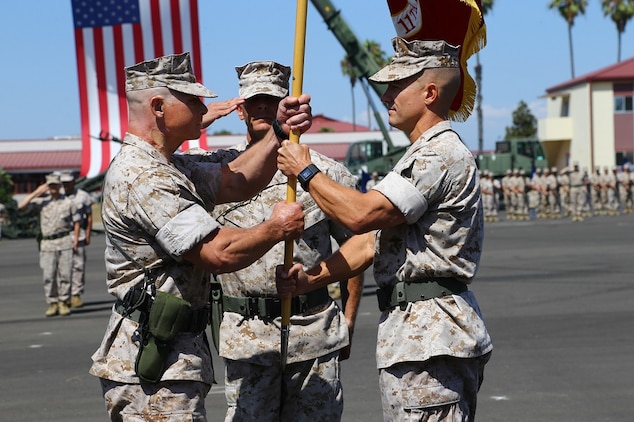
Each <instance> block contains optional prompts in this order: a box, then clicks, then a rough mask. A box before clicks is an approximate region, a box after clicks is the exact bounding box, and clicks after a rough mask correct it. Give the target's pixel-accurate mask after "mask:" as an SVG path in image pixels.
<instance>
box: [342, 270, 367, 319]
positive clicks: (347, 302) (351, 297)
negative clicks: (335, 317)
mask: <svg viewBox="0 0 634 422" xmlns="http://www.w3.org/2000/svg"><path fill="white" fill-rule="evenodd" d="M363 281H364V277H363V273H361V274H357V275H356V276H354V277H351V278H349V279H348V280H346V281H344V282H343V283H342V286H341V287H342V288H341V304H342V305H343V314H344V315H345V317H346V321H347V323H348V327H349V328H351V329H352V328H354V322H355V321H356V319H357V312H358V311H359V303H360V302H361V296H362V294H363Z"/></svg>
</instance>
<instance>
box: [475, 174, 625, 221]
mask: <svg viewBox="0 0 634 422" xmlns="http://www.w3.org/2000/svg"><path fill="white" fill-rule="evenodd" d="M632 170H633V169H632V166H631V165H629V164H626V165H622V166H614V167H612V168H610V167H608V166H604V167H602V168H601V167H597V168H594V169H593V171H591V172H590V171H588V169H587V168H583V169H580V168H579V164H578V163H576V162H575V163H573V165H572V166H567V167H564V168H561V169H558V168H557V167H551V168H546V169H541V168H538V169H535V171H534V172H533V173H532V174H530V173H528V172H527V171H526V170H524V169H521V168H516V169H508V170H507V171H506V173H505V175H504V176H503V177H502V178H500V179H496V178H494V177H493V173H492V172H490V171H488V170H482V171H481V172H480V186H481V190H482V201H483V206H484V210H485V221H498V220H499V217H498V211H499V209H500V207H501V204H502V203H503V204H504V207H505V209H506V218H507V220H532V219H556V218H568V217H569V218H572V220H573V221H583V219H584V218H586V217H591V216H597V215H608V216H615V215H620V214H630V213H632V208H633V202H634V200H633V197H632V187H633V185H634V172H633V171H632Z"/></svg>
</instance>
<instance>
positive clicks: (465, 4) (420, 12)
mask: <svg viewBox="0 0 634 422" xmlns="http://www.w3.org/2000/svg"><path fill="white" fill-rule="evenodd" d="M387 4H388V7H389V9H390V14H391V15H392V21H393V22H394V28H395V29H396V34H397V35H398V36H399V37H403V38H405V39H406V40H408V41H411V40H445V41H447V42H448V43H449V44H453V45H459V46H460V70H461V78H462V89H461V90H460V91H459V92H458V94H457V95H456V98H455V99H454V102H453V104H452V106H451V115H450V116H449V117H450V118H451V119H452V120H455V121H458V122H463V121H465V120H467V118H468V117H469V115H470V114H471V111H472V110H473V105H474V103H475V95H476V86H475V82H474V81H473V78H471V76H470V75H469V72H468V70H467V59H468V58H469V57H471V56H472V55H473V54H475V53H476V52H478V51H480V49H482V48H483V47H484V46H485V45H486V26H485V24H484V18H483V17H482V5H481V2H480V0H387Z"/></svg>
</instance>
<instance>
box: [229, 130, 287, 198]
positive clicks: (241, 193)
mask: <svg viewBox="0 0 634 422" xmlns="http://www.w3.org/2000/svg"><path fill="white" fill-rule="evenodd" d="M278 147H279V141H278V140H277V137H276V136H275V134H274V133H273V131H272V130H270V131H269V133H268V134H267V136H266V137H265V138H264V139H263V140H261V141H260V142H257V143H255V144H254V145H252V146H250V147H249V148H247V150H246V151H244V152H243V153H242V154H240V155H239V156H238V157H237V158H236V159H235V160H233V161H231V162H230V163H228V164H227V165H226V166H225V167H223V169H222V186H221V189H220V193H219V195H218V198H217V200H218V203H226V202H235V201H243V200H245V199H249V198H251V197H252V196H253V195H255V194H256V193H258V192H259V191H261V190H262V189H263V188H264V187H265V186H266V185H267V184H268V183H269V181H270V180H271V178H272V177H273V175H274V174H275V172H276V171H277V161H276V160H277V149H278Z"/></svg>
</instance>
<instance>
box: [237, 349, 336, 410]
mask: <svg viewBox="0 0 634 422" xmlns="http://www.w3.org/2000/svg"><path fill="white" fill-rule="evenodd" d="M339 375H340V373H339V352H334V353H330V354H328V355H326V356H322V357H319V358H317V359H314V360H309V361H305V362H297V363H289V364H287V365H286V368H285V370H284V373H282V372H281V368H280V366H279V365H274V366H262V365H255V364H252V363H248V362H240V361H235V360H229V359H225V396H226V399H227V405H228V406H229V408H228V409H227V415H226V418H225V421H259V422H267V421H270V422H278V421H282V422H284V421H287V422H334V421H340V420H341V415H342V413H343V391H342V389H341V381H340V377H339Z"/></svg>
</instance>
